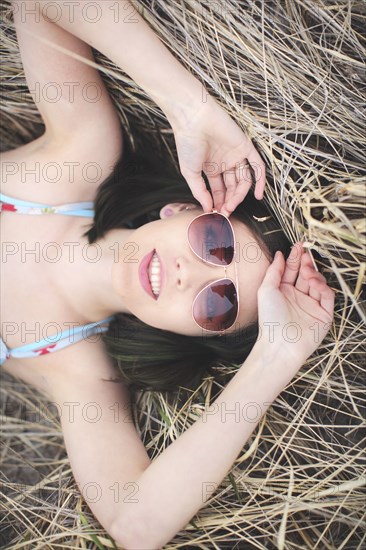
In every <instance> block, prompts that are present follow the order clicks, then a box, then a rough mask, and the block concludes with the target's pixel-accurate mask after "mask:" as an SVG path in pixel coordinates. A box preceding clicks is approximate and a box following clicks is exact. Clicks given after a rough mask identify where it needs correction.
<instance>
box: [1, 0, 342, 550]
mask: <svg viewBox="0 0 366 550" xmlns="http://www.w3.org/2000/svg"><path fill="white" fill-rule="evenodd" d="M14 4H15V5H16V4H19V2H18V0H14ZM61 4H62V3H60V5H61ZM28 5H29V3H28ZM40 21H41V23H40V25H39V26H38V27H37V28H36V29H33V30H36V32H37V33H39V34H41V35H42V36H48V38H52V39H53V40H56V41H58V43H59V44H61V45H63V46H64V47H66V48H68V49H70V50H72V51H74V52H76V53H78V54H79V55H82V56H83V57H86V58H88V59H91V50H90V48H89V46H88V45H87V44H86V43H85V42H84V41H83V40H81V39H80V38H78V37H77V36H75V35H73V34H72V32H71V31H72V29H71V28H69V31H70V32H67V31H66V30H65V29H64V28H62V25H61V24H60V25H56V24H54V23H50V22H49V21H46V20H45V19H41V20H40ZM61 23H63V25H64V27H67V21H66V20H63V21H62V22H61ZM16 24H17V33H18V39H19V44H20V48H21V51H22V59H23V64H24V67H25V70H26V75H27V81H28V84H29V88H30V89H34V87H35V84H36V82H37V81H38V82H41V84H43V85H44V84H45V83H47V82H49V81H59V82H60V83H62V82H65V81H67V80H75V81H76V80H77V81H78V82H79V83H80V84H81V87H82V85H83V84H84V85H85V84H87V83H90V82H94V83H97V85H98V86H99V87H100V90H101V91H102V92H103V94H102V98H103V99H102V100H101V101H99V102H98V103H90V102H86V101H85V100H84V98H83V97H82V95H81V94H79V95H78V94H76V97H75V101H74V103H72V104H69V103H67V102H59V103H58V104H56V106H55V104H52V103H49V102H45V101H42V100H41V101H40V103H39V104H38V108H39V110H40V112H41V114H42V116H43V119H44V121H45V125H46V131H45V134H44V135H43V136H42V137H41V138H39V139H38V140H36V141H34V142H32V143H30V144H27V145H26V146H24V147H21V148H19V149H17V150H15V151H9V152H7V153H5V154H3V155H2V159H1V162H2V170H3V172H2V188H1V191H2V192H3V193H4V194H7V195H10V196H13V197H16V198H20V199H24V200H30V201H35V202H42V203H47V204H51V205H57V204H64V203H69V202H78V201H87V200H90V201H93V200H94V198H95V194H96V191H97V189H98V186H99V185H100V184H101V183H102V181H104V179H105V178H106V177H107V176H108V174H109V173H110V171H111V169H112V167H113V165H114V163H115V162H116V160H117V158H118V157H119V155H120V154H121V151H122V147H123V143H122V136H121V130H120V126H119V121H118V118H117V115H116V113H115V111H114V108H113V105H112V102H111V100H110V98H109V97H108V94H107V92H106V90H105V88H104V85H103V82H102V81H101V79H100V76H99V75H98V73H97V72H96V71H95V69H93V68H91V67H89V66H87V65H84V64H82V63H80V62H78V61H76V60H70V59H69V58H67V59H66V58H65V57H64V54H62V53H60V52H56V51H51V50H50V49H49V48H47V47H46V46H45V45H44V44H42V43H41V42H40V41H39V40H37V39H36V38H34V36H33V37H30V36H29V35H27V34H26V33H24V34H23V33H22V31H21V25H22V23H21V21H20V19H18V20H17V19H16ZM26 24H28V21H27V23H26ZM141 28H142V27H141ZM75 32H76V30H75ZM84 32H88V31H87V30H85V29H84ZM99 35H100V33H99ZM34 59H37V63H33V62H32V60H34ZM62 71H64V72H62ZM182 78H183V80H184V76H183V77H182ZM187 82H188V81H187ZM80 89H81V88H80ZM158 95H159V94H158ZM157 97H158V96H157ZM167 111H169V109H167ZM181 112H182V111H180V113H181ZM169 116H170V118H171V119H173V118H174V117H173V116H172V115H171V112H170V111H169ZM220 116H221V115H220ZM95 120H98V124H95V123H94V122H95ZM180 120H181V117H180ZM178 126H179V125H178V124H177V128H178ZM181 128H182V126H181V125H180V131H179V136H180V137H182V136H184V135H186V134H185V132H184V131H183V130H182V129H181ZM191 131H192V128H191V127H190V129H189V133H188V134H189V136H190V132H191ZM177 135H178V132H177ZM70 136H71V137H70ZM205 140H206V138H205ZM205 142H206V141H205ZM248 154H249V153H248ZM92 160H93V161H96V162H98V164H99V166H100V167H101V173H100V177H99V179H98V178H96V179H95V181H93V182H90V181H85V178H83V173H82V167H83V166H85V165H86V164H87V163H88V162H90V161H92ZM74 161H75V162H78V163H79V164H78V168H77V169H76V172H75V179H74V183H72V184H70V177H69V171H68V170H64V171H62V175H61V178H60V179H59V180H58V181H57V184H50V182H49V180H48V179H47V178H45V177H42V176H41V177H40V178H39V180H38V181H37V180H36V177H35V176H32V175H29V173H28V175H27V176H26V177H25V179H24V178H22V170H23V172H24V173H25V171H26V170H30V169H32V168H33V169H34V166H35V163H36V162H38V163H39V165H40V168H41V174H42V167H45V166H46V165H47V164H48V163H50V162H52V163H57V164H58V165H59V166H61V167H65V163H70V162H74ZM9 167H13V168H14V169H17V171H16V173H13V174H12V173H10V172H9ZM5 176H6V177H5ZM213 185H214V186H215V185H219V187H217V188H216V189H217V190H218V193H219V194H220V193H221V195H222V193H225V192H224V191H223V188H222V187H221V186H222V182H221V183H218V182H217V181H216V183H215V182H214V183H213ZM237 189H238V188H237ZM220 190H221V191H220ZM238 192H239V195H240V193H241V194H242V193H243V190H240V188H239V191H238ZM234 195H235V190H232V191H231V194H230V196H229V197H227V198H228V199H229V198H230V200H231V201H232V200H233V197H234ZM220 200H221V204H223V202H224V199H223V197H222V196H221V199H220ZM230 204H231V206H232V203H230ZM194 215H195V214H194V213H185V214H180V213H177V215H176V218H175V219H174V220H173V219H172V220H166V219H163V220H161V222H158V223H161V224H164V223H165V224H174V226H175V227H176V231H178V230H179V231H181V230H182V228H183V225H184V224H186V222H187V220H188V218H189V217H190V216H194ZM179 216H180V217H179ZM183 217H184V220H183ZM179 220H180V221H179ZM183 221H184V224H183ZM0 223H1V232H2V239H3V242H5V243H14V245H15V247H18V248H17V250H19V251H20V252H17V253H15V254H10V255H8V256H7V257H6V261H5V257H4V255H3V264H2V278H3V281H4V284H3V285H2V289H1V290H2V293H3V294H2V300H1V308H2V309H1V319H2V327H1V334H2V337H3V338H4V340H5V342H6V343H7V345H8V346H9V347H10V348H12V347H17V346H19V345H23V344H26V343H30V342H33V341H35V340H36V339H38V338H37V336H36V335H35V334H34V333H33V334H31V333H28V334H24V332H23V333H22V330H21V329H22V323H23V326H24V327H26V328H28V329H29V328H30V327H32V328H33V327H35V325H36V323H39V325H40V327H46V326H47V325H48V324H49V323H51V322H52V323H56V324H58V325H59V326H60V327H62V329H64V328H67V326H65V322H68V323H78V324H85V323H86V322H89V321H94V320H99V319H101V318H103V316H104V315H105V314H106V313H109V312H111V311H112V310H113V309H115V308H116V310H120V311H123V310H124V308H126V310H128V311H130V310H131V309H132V307H134V304H131V305H129V306H128V307H127V305H126V303H125V301H126V299H125V298H124V296H123V292H120V290H121V289H119V287H118V284H113V281H112V283H111V280H110V278H109V276H108V274H107V273H106V270H104V264H103V269H102V263H101V264H100V265H97V264H96V265H94V266H93V264H90V265H87V263H86V262H82V261H81V260H82V257H81V256H80V253H77V255H76V262H79V265H80V266H82V269H83V277H84V280H87V283H88V291H89V288H93V284H92V283H93V281H94V279H93V278H94V277H95V285H94V288H95V292H96V294H95V301H94V305H93V306H87V300H86V298H85V295H84V294H83V288H82V279H81V278H80V279H77V278H75V279H74V280H73V281H72V282H71V276H68V277H66V275H70V274H71V273H73V272H72V269H73V266H71V265H68V263H67V261H65V263H63V264H62V262H61V263H60V264H59V266H61V265H62V266H63V270H64V271H62V270H61V271H60V272H59V273H58V272H57V267H56V266H57V264H54V263H52V262H49V261H46V260H45V259H44V257H43V256H42V254H41V256H40V261H39V262H36V261H32V259H31V256H27V257H26V261H22V254H21V250H22V243H24V245H23V248H24V250H25V249H27V250H30V249H32V248H33V249H34V245H35V243H40V249H41V250H42V249H43V248H44V246H45V245H47V244H48V243H50V242H53V243H57V244H59V245H60V246H64V243H65V242H79V243H80V245H83V244H85V241H82V239H81V235H82V233H84V232H85V230H86V228H87V225H88V221H87V220H86V219H84V218H71V217H67V216H61V215H52V214H49V215H43V216H29V215H21V214H13V213H10V212H2V214H1V216H0ZM155 227H156V226H155ZM159 227H160V226H159ZM238 233H240V229H239V228H238ZM120 235H121V242H123V240H124V239H125V242H127V241H128V239H130V238H131V234H130V233H128V232H126V233H121V234H120ZM138 235H140V237H139V238H141V240H140V241H139V243H140V245H141V247H142V245H143V244H144V243H145V245H147V241H146V240H144V239H145V238H147V237H144V236H143V230H141V232H139V233H138V234H137V233H136V236H138ZM113 237H114V235H113ZM240 238H243V239H244V234H242V235H241V237H240ZM180 242H181V244H182V246H183V243H184V242H185V241H184V240H183V237H182V238H180ZM64 248H65V247H64ZM106 248H107V250H108V247H106ZM168 252H169V251H168V250H167V254H168ZM78 254H79V255H78ZM185 254H186V256H185V259H186V260H187V261H188V258H189V256H188V250H186V251H185ZM167 257H169V255H168V256H167ZM104 259H105V261H106V262H108V261H109V262H111V257H110V256H109V257H108V256H106V257H105V258H104ZM75 265H76V264H75ZM109 265H110V264H109ZM91 267H93V269H91ZM112 267H113V266H112ZM191 268H192V269H193V270H194V273H195V277H198V278H199V277H202V280H198V282H197V285H198V286H199V285H200V284H202V283H203V282H204V279H206V278H207V279H210V277H211V275H208V273H209V268H208V267H207V266H206V268H205V269H203V270H202V271H200V272H199V273H200V274H198V269H197V266H196V264H193V263H191ZM177 269H178V267H177ZM60 273H61V274H62V275H64V276H60ZM210 273H211V271H210ZM215 277H216V276H214V275H212V278H215ZM243 277H244V272H243V274H242V276H241V279H242V280H243V284H245V282H244V279H243ZM255 278H256V287H255V288H253V292H254V294H257V296H258V303H257V306H258V315H259V322H260V324H263V323H265V322H266V321H268V320H269V321H271V322H273V321H276V322H278V323H279V324H280V325H281V326H283V325H284V324H286V323H291V322H296V323H298V324H299V326H301V329H302V331H303V335H304V337H303V338H301V340H300V341H299V342H297V343H296V345H295V346H292V347H291V345H290V344H286V345H284V342H283V340H281V339H280V338H278V337H277V338H276V339H275V341H274V342H270V341H269V340H266V338H263V339H262V340H261V341H260V342H258V343H257V344H256V345H255V346H254V348H253V351H252V353H251V354H250V356H249V357H248V359H247V361H246V362H245V363H244V365H243V366H242V367H241V368H240V369H239V370H238V372H237V374H236V375H235V376H234V377H233V378H232V380H231V381H230V383H229V384H228V386H227V387H226V388H225V390H224V391H223V392H222V394H221V395H220V397H219V398H218V399H217V400H216V402H215V403H216V404H217V405H218V406H221V405H222V404H223V403H225V406H226V407H227V409H228V410H230V408H232V407H233V406H234V404H235V403H236V402H238V401H239V402H240V403H242V404H245V403H247V402H252V401H256V402H258V403H260V404H261V407H262V411H263V413H264V412H265V410H266V408H267V407H268V404H269V403H271V402H272V401H273V400H274V399H275V398H276V396H277V395H278V394H279V392H280V391H281V390H282V389H283V388H284V387H285V385H286V384H287V383H288V382H289V381H290V380H291V379H292V378H293V376H295V374H296V372H297V371H298V370H299V368H300V367H301V366H302V365H303V363H304V362H305V360H306V359H307V357H308V356H309V355H310V354H311V353H313V351H314V350H315V349H316V347H317V346H318V345H319V342H317V343H316V344H315V343H314V342H313V341H312V339H311V337H310V335H312V334H313V333H312V332H311V329H310V327H311V326H313V324H314V322H318V323H319V324H320V326H321V328H320V341H321V340H322V339H323V338H324V336H325V334H326V332H327V330H328V328H329V323H330V322H331V320H332V315H333V304H334V294H333V292H332V291H331V290H330V289H329V287H328V286H327V285H326V282H325V280H324V277H322V276H321V275H320V274H319V273H317V272H316V271H315V270H314V268H313V267H312V265H311V262H310V259H309V256H308V255H307V254H304V253H302V251H301V246H300V245H298V247H297V249H296V248H294V250H293V253H292V255H291V256H290V258H289V259H288V261H287V262H285V261H284V258H283V257H282V256H281V255H278V256H277V257H276V259H275V260H274V261H273V262H272V264H271V265H269V262H268V260H267V261H264V260H263V265H262V267H261V270H260V273H259V272H258V273H257V274H256V275H255ZM174 280H175V282H176V283H177V284H178V277H177V278H176V279H174ZM179 280H181V279H179ZM71 285H74V286H71ZM70 288H72V289H73V290H72V291H71V290H70ZM98 289H99V290H98ZM171 291H172V292H178V291H179V292H180V291H181V290H179V289H178V287H174V288H173V287H172V289H171ZM136 292H138V290H136ZM73 294H74V298H75V299H74V300H73V299H72V295H73ZM89 294H90V291H89ZM162 297H163V296H162ZM114 300H116V302H117V303H115V302H114ZM112 302H113V303H112ZM87 307H89V309H88V310H87ZM143 309H144V308H143ZM144 314H146V311H145V310H144V311H142V310H141V312H140V316H141V317H142V316H143V315H144ZM251 315H253V316H254V315H257V312H255V313H254V312H252V314H251ZM151 319H152V318H151ZM242 321H243V322H244V319H243V320H242ZM151 322H152V323H153V320H152V321H151ZM187 322H188V321H187ZM5 323H8V325H5ZM10 323H14V326H15V328H16V329H17V330H16V331H15V332H13V333H11V327H10V325H9V324H10ZM49 334H52V331H51V330H50V332H49V333H48V335H49ZM44 336H45V335H44V334H43V335H41V336H40V338H43V337H44ZM284 366H285V368H284ZM3 368H4V370H6V371H7V372H9V373H11V374H12V375H14V376H16V377H19V378H21V379H22V380H24V381H25V382H27V383H29V384H32V385H33V386H34V387H36V388H37V389H39V390H40V391H42V392H43V393H45V394H46V395H47V397H48V398H49V399H50V400H52V401H54V402H55V403H56V404H57V405H58V407H59V411H60V416H61V423H62V428H63V433H64V438H65V445H66V449H67V452H68V456H69V459H70V463H71V466H72V469H73V473H74V476H75V479H76V481H77V482H78V484H79V487H80V490H81V493H82V494H83V488H84V487H85V486H86V484H88V483H90V482H96V481H97V482H98V484H99V486H100V488H101V498H100V499H99V500H98V501H96V502H93V503H91V504H90V507H91V509H92V511H93V513H94V515H95V516H96V518H97V519H98V521H99V522H100V523H101V525H103V526H104V527H105V529H106V530H107V531H108V532H109V533H110V534H111V535H112V536H113V537H114V538H115V540H116V541H117V543H118V544H120V545H122V546H123V547H124V548H127V549H129V548H139V549H142V548H150V549H151V548H152V547H154V548H158V547H160V546H161V545H163V544H164V543H166V542H168V541H169V540H171V538H172V537H173V536H174V535H175V534H176V533H177V532H178V531H179V530H180V529H181V528H183V527H184V526H185V525H186V523H187V522H188V521H189V520H190V518H191V517H192V516H193V515H194V514H195V513H196V512H197V511H198V510H199V509H200V508H201V507H202V506H203V505H204V502H205V499H203V498H202V484H203V483H204V482H205V481H206V482H207V481H210V482H214V483H216V484H219V483H220V482H221V480H222V479H223V477H224V476H225V474H226V473H227V471H228V470H229V469H230V467H231V465H232V463H233V461H234V460H235V458H236V456H237V455H238V453H239V452H240V449H241V448H242V446H243V444H244V443H245V441H246V440H247V439H248V437H249V436H250V434H251V432H252V431H253V429H254V428H255V425H254V423H253V422H246V421H245V418H243V419H242V421H241V422H239V423H235V422H234V423H231V422H230V421H229V422H222V420H221V416H220V415H211V416H210V417H209V418H207V421H206V422H202V421H200V420H199V421H197V422H196V423H195V424H194V425H193V426H192V427H191V428H189V429H188V430H187V431H186V432H185V433H184V434H183V435H182V436H181V437H180V438H179V439H178V440H177V441H175V442H174V443H173V444H171V445H170V446H169V447H168V449H166V450H165V451H164V452H163V453H161V455H160V456H159V457H157V459H155V460H154V461H153V462H151V461H150V460H149V458H148V456H147V453H146V450H145V448H144V446H143V444H142V442H141V440H140V438H139V436H138V434H137V432H136V430H135V428H134V426H133V423H132V421H131V415H130V409H129V401H130V396H129V393H128V389H127V388H126V387H125V386H124V385H123V384H122V383H121V384H109V383H107V382H105V379H109V378H111V377H112V376H115V371H114V368H113V365H112V363H111V361H110V359H109V358H108V357H107V356H106V354H105V350H104V347H103V346H102V343H101V342H93V343H91V342H88V341H82V342H79V343H77V344H74V345H72V346H69V347H67V348H65V349H62V350H60V351H58V352H57V353H54V354H49V355H45V356H42V357H37V358H27V359H23V360H19V359H14V358H11V359H9V360H8V361H7V362H6V363H5V364H4V366H3ZM72 402H73V403H75V404H77V406H76V408H75V411H74V412H75V414H74V417H73V418H72V419H71V414H70V403H72ZM91 402H95V403H97V404H98V407H99V410H100V420H99V421H98V422H94V423H91V422H88V421H87V420H86V418H85V416H83V415H82V414H81V411H82V408H83V406H85V405H86V404H88V403H91ZM116 408H117V410H118V411H120V413H121V414H119V415H118V417H117V418H116V415H115V410H116ZM96 442H98V444H97V445H96V444H95V443H96ZM212 457H215V459H214V460H213V459H212ZM116 482H118V483H119V484H120V487H121V493H120V496H121V498H120V500H119V501H118V502H115V499H114V498H113V497H114V495H113V492H111V491H110V490H109V488H110V487H111V486H113V485H114V484H115V483H116ZM131 483H132V484H133V487H134V489H135V490H136V496H137V503H134V504H133V505H131V504H129V502H128V499H126V498H125V497H128V496H129V495H130V493H131V491H130V486H129V485H128V484H131ZM208 496H209V495H207V497H208ZM166 510H169V514H168V515H167V514H166Z"/></svg>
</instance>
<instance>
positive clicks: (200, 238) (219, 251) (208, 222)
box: [188, 214, 234, 265]
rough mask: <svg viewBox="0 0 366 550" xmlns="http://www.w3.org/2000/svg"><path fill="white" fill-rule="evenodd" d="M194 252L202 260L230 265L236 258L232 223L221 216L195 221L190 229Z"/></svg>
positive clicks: (207, 216)
mask: <svg viewBox="0 0 366 550" xmlns="http://www.w3.org/2000/svg"><path fill="white" fill-rule="evenodd" d="M188 240H189V244H190V245H191V247H192V250H194V252H195V253H196V254H197V255H198V256H199V257H200V258H202V260H204V261H206V262H209V263H212V264H215V265H229V264H230V263H231V262H232V261H233V257H234V234H233V231H232V229H231V226H230V223H229V222H228V220H227V219H226V218H225V217H224V216H220V214H206V215H203V216H200V217H199V218H197V219H195V220H193V222H192V223H191V225H190V226H189V228H188Z"/></svg>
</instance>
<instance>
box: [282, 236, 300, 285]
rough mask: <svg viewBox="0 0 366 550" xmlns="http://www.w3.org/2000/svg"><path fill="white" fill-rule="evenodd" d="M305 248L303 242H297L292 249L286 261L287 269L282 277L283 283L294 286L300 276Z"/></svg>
mask: <svg viewBox="0 0 366 550" xmlns="http://www.w3.org/2000/svg"><path fill="white" fill-rule="evenodd" d="M302 253H303V247H302V243H301V242H297V243H295V244H294V245H293V247H292V248H291V252H290V255H289V257H288V258H287V260H286V268H285V271H284V274H283V277H282V282H283V283H287V284H290V285H294V284H295V282H296V279H297V276H298V274H299V269H300V265H301V257H302Z"/></svg>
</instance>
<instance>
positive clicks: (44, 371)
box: [1, 340, 127, 400]
mask: <svg viewBox="0 0 366 550" xmlns="http://www.w3.org/2000/svg"><path fill="white" fill-rule="evenodd" d="M1 369H2V370H4V371H6V372H8V373H9V374H11V375H13V376H15V377H16V378H20V379H21V380H22V381H23V382H25V383H27V384H30V385H32V386H33V387H34V388H36V389H37V390H38V391H40V392H41V393H43V394H44V395H45V396H46V397H47V398H48V399H50V400H54V399H55V398H56V397H57V399H60V398H62V396H64V398H65V400H67V399H68V398H69V397H70V389H71V388H73V390H72V393H73V394H75V395H78V394H79V395H80V398H82V396H85V393H86V392H87V388H91V387H92V388H93V389H94V390H97V389H98V391H103V392H108V391H109V389H111V387H112V386H115V385H116V384H117V385H119V387H120V388H121V391H122V390H123V391H127V384H125V383H124V382H123V381H122V380H119V377H118V371H117V369H116V367H115V365H114V364H113V361H112V359H111V358H110V357H109V356H108V355H107V353H106V350H105V346H104V344H103V342H102V340H98V341H94V342H90V341H88V340H82V341H80V342H77V343H75V344H73V345H71V346H68V347H66V348H63V349H61V350H59V351H57V352H55V353H52V354H47V355H42V356H39V357H28V358H25V359H15V358H10V359H9V360H8V361H6V362H5V363H4V365H3V366H2V367H1ZM113 391H114V389H113Z"/></svg>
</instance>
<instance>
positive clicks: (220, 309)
mask: <svg viewBox="0 0 366 550" xmlns="http://www.w3.org/2000/svg"><path fill="white" fill-rule="evenodd" d="M237 313H238V299H237V295H236V289H235V286H234V284H233V282H232V281H230V279H221V280H220V281H217V282H216V283H212V284H211V285H209V286H208V287H206V288H204V289H203V290H202V291H201V292H200V293H199V294H198V296H197V298H196V299H195V302H194V304H193V317H194V319H195V321H196V322H197V323H198V324H199V325H200V327H202V328H204V329H206V330H225V329H227V328H229V327H231V326H232V325H233V324H234V323H235V319H236V316H237Z"/></svg>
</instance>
